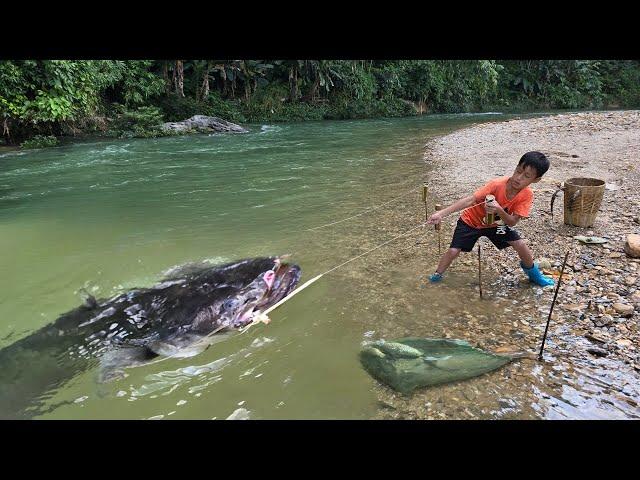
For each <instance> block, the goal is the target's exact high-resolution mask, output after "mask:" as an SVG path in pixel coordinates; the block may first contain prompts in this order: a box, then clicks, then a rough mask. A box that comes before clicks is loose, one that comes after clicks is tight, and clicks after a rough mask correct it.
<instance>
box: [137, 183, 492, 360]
mask: <svg viewBox="0 0 640 480" xmlns="http://www.w3.org/2000/svg"><path fill="white" fill-rule="evenodd" d="M418 188H422V187H418ZM418 188H413V189H412V190H410V191H409V192H406V193H404V194H402V195H400V196H399V197H396V198H395V199H394V200H391V201H390V202H387V203H385V204H383V205H380V206H378V207H375V208H380V207H382V206H384V205H387V204H389V203H392V202H393V201H395V200H398V199H399V198H401V197H403V196H405V195H408V194H409V193H411V192H413V191H415V190H417V189H418ZM484 203H486V202H484V201H482V202H480V203H476V204H475V205H471V206H470V207H467V208H464V209H462V210H460V212H464V211H465V210H469V209H470V208H474V207H477V206H478V205H483V204H484ZM375 208H374V209H375ZM368 210H371V209H368ZM363 213H364V212H363ZM452 213H455V212H451V213H450V214H448V215H451V214H452ZM360 215H361V214H360ZM448 215H445V217H443V218H446V217H447V216H448ZM356 216H358V215H356ZM351 218H354V217H351ZM344 220H347V219H344ZM344 220H341V221H344ZM335 223H339V222H334V224H335ZM427 223H428V222H427V221H424V222H421V223H420V224H418V225H417V226H415V227H413V228H411V229H409V230H407V231H405V232H404V233H401V234H400V235H397V236H395V237H393V238H392V239H390V240H387V241H386V242H384V243H381V244H380V245H378V246H376V247H374V248H372V249H370V250H367V251H366V252H363V253H361V254H359V255H356V256H355V257H353V258H350V259H349V260H347V261H346V262H343V263H341V264H339V265H337V266H335V267H333V268H330V269H329V270H327V271H325V272H323V273H321V274H319V275H316V276H315V277H313V278H312V279H311V280H309V281H307V282H306V283H304V284H303V285H302V286H300V287H298V288H297V289H295V290H294V291H293V292H292V293H291V294H289V295H287V296H286V297H285V298H283V299H282V300H280V301H279V302H278V303H276V304H275V305H273V306H271V307H270V308H269V309H267V310H266V311H265V312H263V313H262V314H261V315H259V318H260V320H258V321H255V320H254V321H252V322H251V323H249V324H248V325H246V326H245V327H244V328H243V329H241V333H244V332H246V331H247V330H248V329H249V327H251V326H253V325H255V324H257V323H262V322H263V319H264V318H265V317H266V313H267V312H270V311H272V310H274V309H275V308H276V307H278V306H280V305H281V304H282V303H284V302H285V301H286V300H288V299H289V298H291V297H293V295H295V294H296V293H298V292H299V291H301V290H303V289H304V288H306V287H308V286H309V285H311V284H312V283H313V282H315V281H317V280H319V279H320V278H321V277H323V276H324V275H328V274H329V273H331V272H333V271H335V270H337V269H338V268H341V267H343V266H345V265H347V264H349V263H351V262H353V261H355V260H357V259H359V258H362V257H364V256H365V255H368V254H369V253H371V252H374V251H376V250H378V249H380V248H382V247H384V246H386V245H388V244H389V243H391V242H393V241H395V240H397V239H399V238H402V237H405V236H407V235H408V234H409V233H411V232H413V231H414V230H417V229H418V228H421V227H424V226H426V225H427ZM317 228H321V227H316V229H317ZM227 327H228V325H221V326H220V327H218V328H216V329H215V330H213V331H212V332H211V333H208V334H207V335H206V336H204V337H203V338H202V339H201V340H198V341H197V342H195V343H193V344H192V346H198V345H200V344H202V343H205V342H206V340H208V339H209V338H210V337H212V336H213V335H215V334H216V333H218V332H219V331H220V330H222V329H224V328H227ZM173 357H175V355H169V356H164V357H162V358H160V359H158V360H156V361H153V362H150V363H148V364H147V365H153V364H156V363H158V362H162V361H164V360H168V359H170V358H173Z"/></svg>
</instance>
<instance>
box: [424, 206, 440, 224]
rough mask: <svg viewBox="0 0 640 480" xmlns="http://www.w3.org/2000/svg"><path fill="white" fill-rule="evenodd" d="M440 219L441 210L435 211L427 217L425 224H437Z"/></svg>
mask: <svg viewBox="0 0 640 480" xmlns="http://www.w3.org/2000/svg"><path fill="white" fill-rule="evenodd" d="M441 221H442V210H439V211H437V212H436V213H434V214H433V215H431V216H430V217H429V220H427V225H437V224H439V223H440V222H441Z"/></svg>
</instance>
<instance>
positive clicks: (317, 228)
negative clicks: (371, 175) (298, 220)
mask: <svg viewBox="0 0 640 480" xmlns="http://www.w3.org/2000/svg"><path fill="white" fill-rule="evenodd" d="M418 188H422V187H415V188H412V189H411V190H409V191H407V192H405V193H403V194H402V195H399V196H397V197H396V198H394V199H393V200H389V201H388V202H386V203H383V204H381V205H378V206H377V207H370V208H367V209H365V210H363V211H362V212H360V213H358V214H357V215H353V216H352V217H348V218H343V219H342V220H338V221H336V222H331V223H326V224H324V225H320V226H318V227H313V228H307V229H306V231H308V232H311V231H314V230H319V229H321V228H324V227H329V226H331V225H336V224H338V223H342V222H346V221H347V220H351V219H352V218H356V217H359V216H361V215H364V214H365V213H367V212H371V211H373V210H377V209H379V208H382V207H384V206H385V205H389V204H390V203H393V202H395V201H397V200H399V199H400V198H403V197H406V196H407V195H409V194H410V193H412V192H415V191H416V190H418Z"/></svg>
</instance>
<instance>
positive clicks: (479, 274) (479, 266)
mask: <svg viewBox="0 0 640 480" xmlns="http://www.w3.org/2000/svg"><path fill="white" fill-rule="evenodd" d="M481 249H482V246H481V245H480V240H479V239H478V284H479V285H480V298H482V263H481V260H480V250H481Z"/></svg>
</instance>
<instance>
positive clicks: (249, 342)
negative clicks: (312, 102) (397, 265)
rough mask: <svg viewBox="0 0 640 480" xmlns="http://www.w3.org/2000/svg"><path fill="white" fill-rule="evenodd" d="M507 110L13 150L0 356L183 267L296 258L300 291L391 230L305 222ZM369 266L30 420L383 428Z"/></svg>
mask: <svg viewBox="0 0 640 480" xmlns="http://www.w3.org/2000/svg"><path fill="white" fill-rule="evenodd" d="M506 118H509V117H508V116H506V115H438V116H429V117H421V118H407V119H393V120H386V119H382V120H362V121H342V122H330V121H324V122H306V123H298V124H277V125H251V126H249V127H248V128H249V129H250V133H248V134H237V135H197V136H186V137H169V138H160V139H128V140H125V139H123V140H108V141H107V140H99V141H83V142H79V143H73V144H69V145H64V146H60V147H56V148H50V149H44V150H37V151H31V152H9V153H4V154H2V155H0V249H1V251H2V252H3V254H2V260H1V262H0V269H1V271H2V274H1V275H0V292H1V293H0V295H1V297H2V300H1V302H0V347H4V346H6V345H8V344H10V343H12V342H14V341H16V340H18V339H19V338H22V337H24V336H26V335H28V334H29V333H30V332H33V331H34V330H36V329H38V328H40V327H42V326H44V325H46V324H47V323H50V322H52V321H54V320H55V319H56V318H57V317H58V316H59V315H60V314H62V313H64V312H66V311H68V310H70V309H72V308H75V307H76V306H77V305H78V304H79V303H80V299H79V296H78V294H77V293H76V292H77V291H78V290H79V289H80V288H82V287H84V288H86V289H87V290H88V291H90V292H91V293H93V294H94V295H95V296H96V297H98V298H101V297H102V298H107V297H110V296H113V295H115V294H118V293H120V292H122V291H126V290H127V289H130V288H134V287H142V286H150V285H152V284H154V283H155V282H157V281H158V280H159V279H160V278H161V276H162V274H163V272H166V271H167V270H169V269H171V268H173V267H176V266H178V265H182V264H184V263H187V262H192V261H201V260H208V261H210V262H213V263H218V262H226V261H231V260H235V259H241V258H247V257H253V256H263V255H275V254H284V253H290V254H292V255H293V258H292V260H293V261H294V262H295V263H297V264H299V265H300V266H301V267H302V271H303V276H302V279H301V282H304V281H306V280H308V279H310V278H312V277H313V276H315V275H317V274H319V273H322V272H325V271H327V270H328V269H330V268H332V267H334V266H336V265H338V264H341V263H343V262H345V261H346V260H348V259H350V258H352V257H354V256H355V255H358V254H360V253H362V252H363V247H362V243H363V242H364V240H365V239H367V238H369V237H370V236H371V235H372V234H374V233H375V235H377V236H378V237H379V239H380V241H379V242H378V241H377V240H376V242H374V243H382V241H384V240H385V239H388V238H391V235H387V236H386V237H385V236H384V235H383V233H381V232H380V230H379V226H380V221H379V218H378V212H379V210H375V211H372V212H370V213H368V214H365V215H361V216H358V217H356V218H354V219H352V220H350V221H348V222H343V223H342V224H340V225H339V228H334V227H325V228H321V229H316V230H308V229H312V228H314V227H318V226H322V225H325V224H328V223H331V222H334V221H336V220H340V219H344V218H347V217H350V216H353V215H356V214H358V213H360V212H362V211H363V210H365V209H367V208H371V207H373V206H378V205H381V204H383V203H385V202H390V201H391V200H393V199H395V198H397V197H398V196H399V195H403V194H405V193H408V192H410V191H411V190H412V189H415V188H417V187H418V186H420V185H421V184H422V181H423V180H424V179H425V178H428V176H429V167H428V165H426V164H425V161H424V158H423V157H424V146H425V143H427V142H428V141H429V140H430V139H432V138H434V137H435V136H438V135H443V134H446V133H449V132H451V131H453V130H454V129H457V128H461V127H464V126H468V125H471V124H473V123H476V122H479V121H488V120H495V121H499V120H503V119H506ZM414 195H415V198H416V199H418V198H419V191H418V190H416V191H415V194H414ZM389 209H391V210H393V206H390V207H389ZM383 210H384V209H383ZM418 220H419V219H418ZM378 237H376V239H377V238H378ZM411 241H413V239H412V240H411ZM366 264H367V259H366V257H365V258H363V259H360V260H357V261H354V262H351V263H349V264H348V265H346V266H344V267H342V268H341V269H340V270H338V271H336V273H335V274H330V275H327V276H326V277H324V278H322V279H321V280H320V281H319V282H317V283H316V284H314V285H313V286H311V287H310V288H308V289H307V290H306V291H305V292H304V293H301V294H300V295H297V296H296V297H295V298H294V299H291V301H289V302H287V303H286V304H285V305H283V306H282V307H280V308H279V309H278V310H276V311H274V312H273V313H272V314H271V318H272V322H271V323H270V324H269V325H267V326H263V325H261V326H257V327H254V328H253V329H251V330H250V331H249V332H248V333H246V334H243V335H235V336H232V337H231V338H229V339H228V340H226V341H223V342H221V343H218V344H215V345H213V346H212V347H210V348H209V349H208V350H206V351H205V352H204V353H202V354H200V355H198V356H196V357H193V358H188V359H169V360H167V361H164V362H160V363H158V364H154V365H150V366H145V367H139V368H133V369H130V370H128V373H129V376H128V377H126V378H124V379H121V380H117V381H115V382H112V383H107V384H98V383H97V382H96V376H97V368H91V369H89V370H87V371H85V372H82V373H81V374H79V375H76V376H75V377H73V378H69V379H68V381H66V382H65V383H64V384H63V385H61V386H59V387H58V388H56V389H54V390H53V391H50V392H48V393H47V395H46V399H45V400H44V407H41V409H40V410H39V411H38V413H37V414H36V415H35V418H46V419H62V418H64V419H69V418H73V419H114V418H118V419H120V418H123V419H148V418H164V419H212V418H217V419H225V418H228V417H229V416H230V415H232V414H234V412H235V414H234V415H235V416H239V417H243V416H244V417H249V418H252V419H367V418H373V417H375V416H376V415H377V413H378V411H379V408H380V405H379V398H378V395H377V394H376V391H375V388H374V383H375V382H374V380H372V379H371V378H370V377H369V376H368V375H367V374H366V373H365V372H364V371H363V370H362V368H361V367H360V365H359V362H358V359H357V353H358V351H359V349H360V346H361V342H362V341H363V340H365V339H366V338H367V336H368V335H370V334H368V329H367V326H366V322H363V319H362V315H363V312H364V310H361V309H358V308H353V305H354V303H356V304H358V303H360V304H364V302H366V298H367V297H366V296H365V295H363V296H362V298H360V297H359V295H360V292H366V295H371V294H372V292H371V291H370V285H369V284H368V281H367V278H366V275H364V276H362V275H360V276H358V273H359V272H360V273H361V272H363V268H364V267H365V266H366ZM350 272H351V273H353V275H350V274H349V273H350ZM393 275H395V277H396V278H397V279H398V282H397V285H395V287H396V288H397V286H398V285H400V286H403V285H409V283H410V282H409V281H408V280H407V279H403V278H402V275H403V274H402V271H401V269H396V270H395V271H393ZM413 280H414V279H413V278H412V279H411V281H413ZM403 282H404V283H403ZM394 283H396V282H394ZM374 294H375V295H378V296H384V295H386V294H387V290H385V289H379V290H377V291H376V292H374ZM383 313H384V315H386V312H377V311H376V310H375V308H373V309H372V310H368V311H367V315H370V316H371V317H372V318H379V317H380V318H381V316H382V315H383ZM387 316H388V315H387ZM391 321H393V320H391ZM376 388H378V387H376ZM451 416H454V417H455V414H452V415H451Z"/></svg>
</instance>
